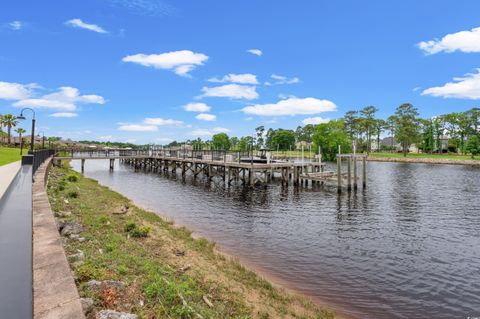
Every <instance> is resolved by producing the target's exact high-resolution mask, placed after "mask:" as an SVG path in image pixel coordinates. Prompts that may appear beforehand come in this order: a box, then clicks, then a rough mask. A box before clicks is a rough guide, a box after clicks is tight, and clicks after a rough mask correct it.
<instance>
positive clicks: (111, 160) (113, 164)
mask: <svg viewBox="0 0 480 319" xmlns="http://www.w3.org/2000/svg"><path fill="white" fill-rule="evenodd" d="M114 166H115V159H114V158H111V159H110V170H111V171H113V167H114Z"/></svg>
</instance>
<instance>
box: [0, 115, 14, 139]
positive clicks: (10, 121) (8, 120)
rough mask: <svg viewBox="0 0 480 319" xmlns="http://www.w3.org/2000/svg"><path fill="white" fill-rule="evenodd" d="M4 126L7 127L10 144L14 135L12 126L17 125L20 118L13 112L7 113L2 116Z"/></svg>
mask: <svg viewBox="0 0 480 319" xmlns="http://www.w3.org/2000/svg"><path fill="white" fill-rule="evenodd" d="M2 122H3V126H6V127H7V143H8V144H10V142H11V137H12V127H15V126H17V124H18V120H17V118H16V117H15V116H13V115H12V114H5V115H4V116H3V117H2Z"/></svg>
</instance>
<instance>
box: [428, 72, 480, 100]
mask: <svg viewBox="0 0 480 319" xmlns="http://www.w3.org/2000/svg"><path fill="white" fill-rule="evenodd" d="M476 71H477V73H471V74H466V75H465V76H464V77H457V78H453V82H448V83H446V84H445V85H443V86H436V87H431V88H428V89H426V90H424V91H423V92H422V95H431V96H437V97H438V96H440V97H444V98H458V99H470V100H478V99H480V68H478V69H476Z"/></svg>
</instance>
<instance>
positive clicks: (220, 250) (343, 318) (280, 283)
mask: <svg viewBox="0 0 480 319" xmlns="http://www.w3.org/2000/svg"><path fill="white" fill-rule="evenodd" d="M98 183H99V184H100V185H103V184H101V183H100V182H98ZM103 186H105V187H108V186H106V185H103ZM108 188H109V189H110V190H111V191H113V192H116V193H118V192H117V191H115V190H113V189H111V188H110V187H108ZM121 195H122V196H125V195H123V194H121ZM125 197H127V198H128V199H129V200H130V201H131V202H132V204H134V205H135V206H137V207H140V208H141V209H143V210H145V211H148V212H151V213H153V214H156V215H158V216H159V217H160V218H162V219H164V220H165V221H168V222H169V223H172V226H173V227H178V228H182V227H183V228H186V229H188V230H189V231H191V232H192V233H191V236H192V238H194V239H200V238H204V239H206V240H208V241H210V242H212V243H214V244H215V248H214V249H215V252H216V253H217V254H220V255H222V256H224V257H225V258H227V259H230V260H236V261H237V262H239V263H240V264H241V265H242V266H243V267H245V268H246V269H248V270H250V271H252V272H254V273H255V274H257V276H259V277H261V278H264V279H265V280H267V281H269V282H270V283H271V284H272V285H273V286H274V287H277V288H280V289H283V290H285V291H287V292H288V293H289V294H292V295H298V296H302V297H305V298H309V299H311V300H312V301H313V302H315V303H316V304H317V305H319V306H320V307H323V308H325V309H331V310H333V312H334V314H335V319H356V318H355V317H352V316H351V315H348V314H347V313H346V311H345V310H343V309H341V308H339V307H333V306H332V305H331V304H329V303H327V302H324V301H322V300H321V299H319V298H316V297H313V296H310V295H309V294H307V293H305V292H303V291H301V290H299V289H295V288H293V287H292V286H291V285H289V284H288V283H287V282H285V281H284V280H281V279H279V278H278V277H277V276H275V274H273V273H271V272H269V271H266V270H264V269H262V268H261V267H258V266H257V265H255V264H254V263H253V262H249V261H247V260H246V259H245V258H243V257H241V256H238V255H236V254H235V253H234V252H232V251H229V250H228V249H227V248H225V247H223V246H222V244H220V243H218V242H215V241H213V240H211V239H210V238H209V237H208V236H207V235H206V234H203V233H201V232H198V231H195V230H193V228H192V226H191V225H189V224H188V223H185V222H183V221H177V220H176V219H173V218H171V217H169V216H166V215H164V214H163V213H162V212H161V211H160V210H154V209H151V208H149V207H146V206H144V205H142V204H140V203H138V202H136V201H134V200H132V199H131V198H129V197H128V196H125Z"/></svg>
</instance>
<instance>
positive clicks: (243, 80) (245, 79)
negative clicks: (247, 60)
mask: <svg viewBox="0 0 480 319" xmlns="http://www.w3.org/2000/svg"><path fill="white" fill-rule="evenodd" d="M208 82H215V83H225V82H232V83H240V84H258V80H257V76H256V75H255V74H251V73H244V74H234V73H230V74H227V75H225V76H224V77H223V78H221V79H217V78H211V79H208Z"/></svg>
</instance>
